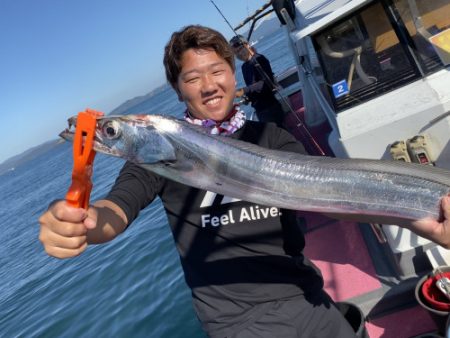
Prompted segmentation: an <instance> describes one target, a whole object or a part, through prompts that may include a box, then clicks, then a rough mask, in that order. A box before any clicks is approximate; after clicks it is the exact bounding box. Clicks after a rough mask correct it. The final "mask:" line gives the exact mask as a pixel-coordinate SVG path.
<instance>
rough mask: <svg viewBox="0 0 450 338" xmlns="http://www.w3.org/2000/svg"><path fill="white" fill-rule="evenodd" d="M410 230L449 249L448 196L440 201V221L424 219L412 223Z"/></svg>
mask: <svg viewBox="0 0 450 338" xmlns="http://www.w3.org/2000/svg"><path fill="white" fill-rule="evenodd" d="M411 230H412V231H414V232H415V233H417V234H418V235H420V236H422V237H425V238H428V239H429V240H431V241H433V242H435V243H437V244H439V245H441V246H443V247H444V248H446V249H450V196H445V197H443V198H442V200H441V219H440V220H438V221H437V220H434V219H431V218H424V219H421V220H418V221H415V222H413V223H412V227H411Z"/></svg>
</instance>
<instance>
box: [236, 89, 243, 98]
mask: <svg viewBox="0 0 450 338" xmlns="http://www.w3.org/2000/svg"><path fill="white" fill-rule="evenodd" d="M242 96H244V89H243V88H240V89H238V90H236V97H242Z"/></svg>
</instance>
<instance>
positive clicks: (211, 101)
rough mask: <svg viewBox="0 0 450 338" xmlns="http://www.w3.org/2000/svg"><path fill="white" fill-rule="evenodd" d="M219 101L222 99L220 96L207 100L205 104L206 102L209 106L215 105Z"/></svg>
mask: <svg viewBox="0 0 450 338" xmlns="http://www.w3.org/2000/svg"><path fill="white" fill-rule="evenodd" d="M219 101H220V98H215V99H212V100H208V101H206V103H205V104H206V105H207V106H210V105H213V104H216V103H218V102H219Z"/></svg>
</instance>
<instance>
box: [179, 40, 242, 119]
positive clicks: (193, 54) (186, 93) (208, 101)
mask: <svg viewBox="0 0 450 338" xmlns="http://www.w3.org/2000/svg"><path fill="white" fill-rule="evenodd" d="M235 91H236V79H235V74H234V71H233V70H232V68H231V67H230V65H229V64H228V63H227V62H226V61H225V60H224V59H222V58H221V57H220V56H219V55H217V53H216V52H215V51H213V50H205V49H192V48H191V49H188V50H187V51H186V52H184V54H183V56H182V58H181V73H180V75H179V76H178V82H177V93H178V98H179V99H180V101H183V102H184V103H185V104H186V106H187V108H188V110H189V112H190V113H191V114H192V115H193V116H194V117H196V118H199V119H213V120H215V121H222V120H223V119H224V118H225V117H226V116H227V115H228V114H229V112H230V111H231V109H232V108H233V100H234V97H235Z"/></svg>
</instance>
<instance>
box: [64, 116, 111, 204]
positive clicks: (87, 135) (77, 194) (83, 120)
mask: <svg viewBox="0 0 450 338" xmlns="http://www.w3.org/2000/svg"><path fill="white" fill-rule="evenodd" d="M101 116H103V113H102V112H99V111H96V110H93V109H86V110H85V111H83V112H80V113H78V115H77V122H76V127H75V135H74V139H73V170H72V184H71V185H70V188H69V190H68V191H67V193H66V202H67V203H68V204H69V205H70V206H73V207H75V208H84V209H86V210H87V208H88V207H89V197H90V195H91V190H92V181H91V177H92V172H93V162H94V157H95V150H94V148H93V145H94V137H95V128H96V125H97V118H98V117H101Z"/></svg>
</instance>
